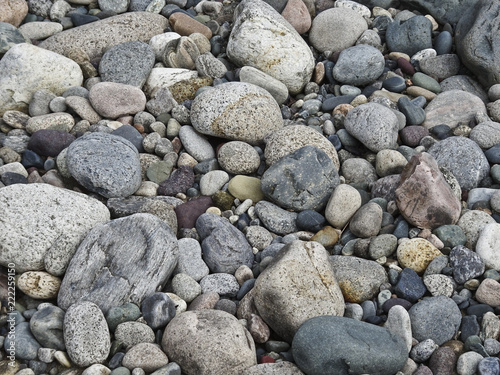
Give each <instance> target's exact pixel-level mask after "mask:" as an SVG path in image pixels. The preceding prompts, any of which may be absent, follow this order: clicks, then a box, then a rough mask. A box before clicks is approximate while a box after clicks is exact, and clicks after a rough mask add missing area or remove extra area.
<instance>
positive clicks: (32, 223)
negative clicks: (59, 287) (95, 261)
mask: <svg viewBox="0 0 500 375" xmlns="http://www.w3.org/2000/svg"><path fill="white" fill-rule="evenodd" d="M0 207H1V211H2V215H1V218H0V222H1V223H2V227H3V228H4V230H3V231H1V232H0V264H2V265H3V266H7V265H8V264H9V263H11V262H14V263H15V264H16V272H25V271H34V270H47V271H48V272H49V273H51V274H53V275H56V276H59V275H62V274H63V273H64V271H65V270H66V267H67V265H68V263H69V261H70V259H71V257H72V256H73V254H74V253H75V251H76V248H77V247H78V245H79V244H80V242H81V241H82V239H83V238H84V237H85V235H86V234H87V232H88V231H89V230H90V229H92V228H93V227H94V226H95V225H97V224H99V223H104V222H106V221H108V220H109V211H108V209H107V208H106V206H104V205H103V204H102V203H100V202H99V201H98V200H96V199H94V198H91V197H88V196H86V195H83V194H80V193H76V192H73V191H70V190H66V189H60V188H57V187H54V186H52V185H49V184H28V185H22V184H16V185H11V186H7V187H4V188H2V189H1V190H0ZM26 243H29V244H30V246H29V247H28V248H27V247H26Z"/></svg>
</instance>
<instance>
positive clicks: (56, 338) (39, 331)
mask: <svg viewBox="0 0 500 375" xmlns="http://www.w3.org/2000/svg"><path fill="white" fill-rule="evenodd" d="M64 315H65V313H64V311H63V310H62V309H61V308H59V307H57V306H52V305H47V306H45V307H42V308H39V309H38V311H37V312H35V313H34V314H33V316H32V317H31V319H30V330H31V332H32V333H33V336H35V338H36V340H37V341H38V342H39V343H40V344H41V345H42V346H43V347H44V348H52V349H55V350H66V345H65V344H64V338H63V322H64Z"/></svg>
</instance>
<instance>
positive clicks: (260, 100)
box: [191, 82, 283, 144]
mask: <svg viewBox="0 0 500 375" xmlns="http://www.w3.org/2000/svg"><path fill="white" fill-rule="evenodd" d="M242 112H244V113H245V114H246V116H241V113H242ZM191 122H192V124H193V127H194V128H195V129H196V130H197V131H199V132H200V133H203V134H207V135H212V136H216V137H221V138H226V139H231V140H236V141H243V142H248V143H250V144H256V143H262V141H263V139H264V137H265V136H266V135H267V134H269V133H271V132H274V131H276V130H278V129H280V128H281V127H282V126H283V121H282V118H281V112H280V109H279V106H278V104H277V103H276V101H275V100H274V98H273V97H272V96H271V94H269V93H268V92H267V91H266V90H264V89H262V88H260V87H258V86H255V85H252V84H249V83H242V82H228V83H224V84H221V85H218V86H215V87H214V88H212V89H210V90H207V91H205V92H203V93H201V94H200V95H198V96H197V97H196V98H195V100H194V101H193V104H192V106H191Z"/></svg>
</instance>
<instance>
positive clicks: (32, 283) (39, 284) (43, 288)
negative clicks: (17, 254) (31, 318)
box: [2, 175, 61, 299]
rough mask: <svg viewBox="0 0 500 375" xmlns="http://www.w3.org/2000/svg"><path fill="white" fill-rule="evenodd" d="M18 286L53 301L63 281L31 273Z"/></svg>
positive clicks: (37, 297)
mask: <svg viewBox="0 0 500 375" xmlns="http://www.w3.org/2000/svg"><path fill="white" fill-rule="evenodd" d="M2 177H3V175H2ZM16 286H17V287H18V288H19V289H20V290H21V291H22V292H23V293H25V294H27V295H28V296H30V297H32V298H35V299H53V298H55V297H57V293H58V292H59V287H60V286H61V279H59V278H58V277H57V276H53V275H51V274H49V273H47V272H42V271H29V272H24V273H23V274H21V275H20V276H19V278H18V279H17V285H16Z"/></svg>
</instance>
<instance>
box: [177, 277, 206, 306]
mask: <svg viewBox="0 0 500 375" xmlns="http://www.w3.org/2000/svg"><path fill="white" fill-rule="evenodd" d="M172 289H173V291H174V293H175V294H176V295H178V296H179V297H180V298H182V299H183V300H184V301H186V302H187V303H189V302H191V301H193V300H194V299H195V298H196V297H198V296H199V295H200V294H201V286H200V284H198V283H197V282H196V280H194V279H193V278H192V277H191V276H189V275H187V274H185V273H178V274H176V275H175V276H174V277H173V278H172Z"/></svg>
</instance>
